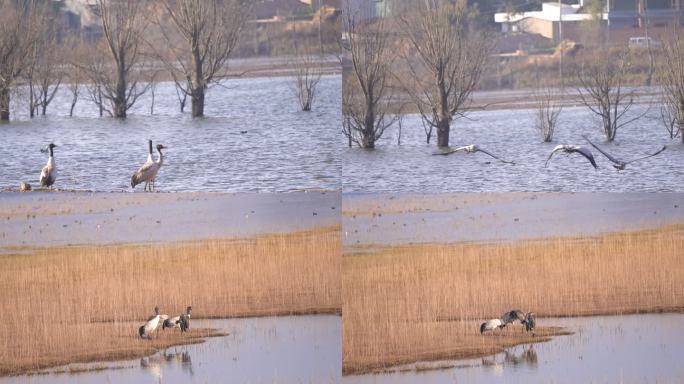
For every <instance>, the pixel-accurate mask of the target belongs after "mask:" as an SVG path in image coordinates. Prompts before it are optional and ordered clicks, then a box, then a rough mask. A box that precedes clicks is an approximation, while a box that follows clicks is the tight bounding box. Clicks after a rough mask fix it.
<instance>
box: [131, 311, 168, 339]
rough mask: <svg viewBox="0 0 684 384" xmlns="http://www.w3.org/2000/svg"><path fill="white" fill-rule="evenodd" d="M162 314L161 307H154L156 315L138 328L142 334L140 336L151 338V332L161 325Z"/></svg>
mask: <svg viewBox="0 0 684 384" xmlns="http://www.w3.org/2000/svg"><path fill="white" fill-rule="evenodd" d="M161 316H162V315H160V314H159V307H154V315H153V316H151V317H150V318H148V319H147V321H146V322H145V324H143V325H141V326H140V328H139V329H138V334H140V337H142V338H144V337H147V338H148V339H151V338H152V336H151V335H150V334H151V333H152V332H154V330H155V329H157V327H158V326H159V321H160V320H161ZM167 317H168V316H167Z"/></svg>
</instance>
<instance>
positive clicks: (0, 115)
mask: <svg viewBox="0 0 684 384" xmlns="http://www.w3.org/2000/svg"><path fill="white" fill-rule="evenodd" d="M9 107H10V93H9V89H6V88H2V89H0V121H9V118H10V112H9Z"/></svg>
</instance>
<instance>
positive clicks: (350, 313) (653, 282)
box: [342, 225, 684, 374]
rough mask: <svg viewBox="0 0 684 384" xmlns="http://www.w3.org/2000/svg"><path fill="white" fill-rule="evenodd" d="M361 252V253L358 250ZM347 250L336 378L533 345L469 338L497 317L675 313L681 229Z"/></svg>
mask: <svg viewBox="0 0 684 384" xmlns="http://www.w3.org/2000/svg"><path fill="white" fill-rule="evenodd" d="M365 247H368V245H366V246H365ZM372 249H373V251H364V247H363V246H361V247H356V249H353V250H352V252H349V253H348V254H346V255H345V256H344V257H343V261H342V270H343V280H342V287H343V288H342V290H343V313H344V315H343V372H344V373H345V374H353V373H364V372H370V371H374V370H382V369H384V368H387V367H389V366H393V365H399V364H404V363H411V362H416V361H427V360H439V359H447V358H469V357H479V356H484V355H489V354H493V353H496V352H499V351H501V350H502V349H503V348H505V347H508V346H513V345H516V344H522V343H527V342H530V341H533V340H536V341H541V340H545V339H548V337H550V336H551V335H554V334H559V333H563V331H564V330H562V329H559V328H555V327H552V326H553V324H549V323H548V322H545V321H544V320H543V319H542V320H541V321H538V323H540V322H541V324H542V326H540V327H539V328H538V329H537V332H536V333H535V336H531V335H527V334H525V333H524V332H523V331H522V329H521V327H520V325H516V326H515V327H508V328H506V329H504V331H503V332H501V333H500V334H498V335H496V336H492V335H485V336H481V335H480V334H479V323H480V322H481V321H482V319H488V318H494V317H499V316H501V314H502V313H504V312H505V311H507V310H511V309H522V310H524V311H533V312H535V313H536V314H537V316H538V317H551V316H586V315H599V314H627V313H638V312H681V311H682V310H683V309H684V289H682V287H681V281H682V280H684V254H683V253H682V249H684V225H678V226H670V227H664V228H659V229H655V230H644V231H638V232H624V233H614V234H606V235H601V236H597V237H587V238H550V239H540V240H530V241H516V242H501V243H491V244H473V243H457V244H427V245H408V246H396V247H377V246H373V247H372Z"/></svg>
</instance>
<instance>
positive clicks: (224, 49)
mask: <svg viewBox="0 0 684 384" xmlns="http://www.w3.org/2000/svg"><path fill="white" fill-rule="evenodd" d="M162 3H163V5H164V9H165V10H166V12H165V15H166V16H168V18H169V19H170V21H171V23H170V24H171V25H168V24H169V23H167V22H165V21H164V20H161V18H160V19H159V20H158V22H157V25H158V26H159V27H160V31H161V35H162V37H163V40H164V41H165V46H166V47H168V50H169V51H168V52H157V56H158V57H159V58H160V59H161V60H162V61H163V62H164V63H165V64H166V67H167V69H168V70H169V72H170V73H171V75H172V77H173V79H174V81H175V83H176V87H177V88H178V89H180V90H182V92H183V93H184V94H186V95H187V96H189V97H190V100H191V103H192V116H193V117H201V116H204V97H205V94H206V91H207V89H208V88H209V86H210V85H211V84H212V83H214V82H218V81H220V80H221V79H222V78H224V70H225V69H226V67H227V65H228V58H229V57H230V55H231V53H232V52H233V50H234V49H235V47H236V45H237V43H238V39H239V37H240V33H241V31H242V27H243V25H244V23H245V20H246V14H247V13H248V6H247V4H243V2H241V1H239V0H223V1H221V0H163V1H162Z"/></svg>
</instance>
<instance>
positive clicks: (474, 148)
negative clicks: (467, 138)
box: [432, 144, 515, 164]
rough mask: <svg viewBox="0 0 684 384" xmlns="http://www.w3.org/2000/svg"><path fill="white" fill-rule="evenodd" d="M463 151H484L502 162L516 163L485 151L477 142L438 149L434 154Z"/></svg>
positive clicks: (444, 154)
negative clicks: (442, 149)
mask: <svg viewBox="0 0 684 384" xmlns="http://www.w3.org/2000/svg"><path fill="white" fill-rule="evenodd" d="M461 151H463V152H465V153H468V154H470V153H475V152H482V153H484V154H486V155H489V156H491V157H493V158H495V159H497V160H499V161H500V162H502V163H506V164H515V162H513V161H507V160H504V159H502V158H500V157H498V156H495V155H493V154H491V153H489V152H487V151H485V150H484V149H482V148H480V147H479V146H477V145H475V144H471V145H465V146H463V147H458V148H450V149H447V150H444V151H437V152H433V153H432V154H433V155H442V156H446V155H451V154H452V153H456V152H461Z"/></svg>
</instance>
